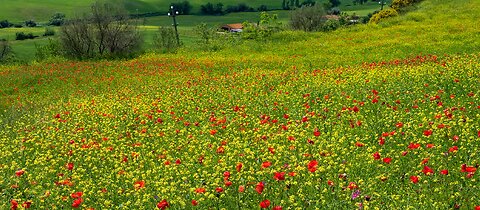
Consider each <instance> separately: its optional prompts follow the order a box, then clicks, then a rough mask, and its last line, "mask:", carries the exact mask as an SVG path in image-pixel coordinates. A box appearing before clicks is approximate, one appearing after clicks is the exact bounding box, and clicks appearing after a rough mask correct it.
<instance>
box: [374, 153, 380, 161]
mask: <svg viewBox="0 0 480 210" xmlns="http://www.w3.org/2000/svg"><path fill="white" fill-rule="evenodd" d="M373 159H375V160H378V159H380V153H378V152H375V153H374V154H373Z"/></svg>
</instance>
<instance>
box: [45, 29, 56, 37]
mask: <svg viewBox="0 0 480 210" xmlns="http://www.w3.org/2000/svg"><path fill="white" fill-rule="evenodd" d="M54 35H55V30H54V29H53V28H50V27H46V28H45V33H43V36H54Z"/></svg>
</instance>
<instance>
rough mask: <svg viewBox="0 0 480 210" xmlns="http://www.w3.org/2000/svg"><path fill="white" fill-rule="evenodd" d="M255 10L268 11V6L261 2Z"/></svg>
mask: <svg viewBox="0 0 480 210" xmlns="http://www.w3.org/2000/svg"><path fill="white" fill-rule="evenodd" d="M257 10H258V11H259V12H265V11H268V7H267V5H265V4H262V5H260V6H259V7H258V8H257Z"/></svg>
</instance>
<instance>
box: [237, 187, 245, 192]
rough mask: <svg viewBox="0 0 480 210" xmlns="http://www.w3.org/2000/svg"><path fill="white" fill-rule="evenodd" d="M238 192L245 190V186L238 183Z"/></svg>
mask: <svg viewBox="0 0 480 210" xmlns="http://www.w3.org/2000/svg"><path fill="white" fill-rule="evenodd" d="M238 192H241V193H243V192H245V186H243V185H240V186H239V187H238Z"/></svg>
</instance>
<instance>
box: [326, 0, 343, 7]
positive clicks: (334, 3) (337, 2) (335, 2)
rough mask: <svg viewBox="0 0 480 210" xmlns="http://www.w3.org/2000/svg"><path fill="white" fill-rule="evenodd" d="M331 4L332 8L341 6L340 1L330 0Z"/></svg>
mask: <svg viewBox="0 0 480 210" xmlns="http://www.w3.org/2000/svg"><path fill="white" fill-rule="evenodd" d="M328 1H329V2H330V4H331V7H338V6H340V4H341V2H340V0H328Z"/></svg>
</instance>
